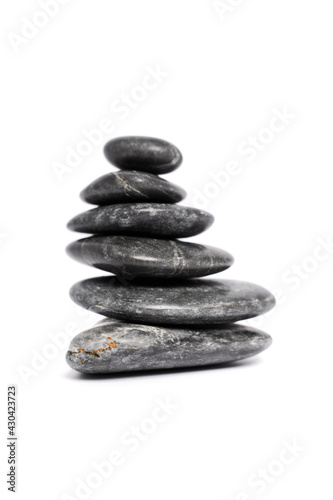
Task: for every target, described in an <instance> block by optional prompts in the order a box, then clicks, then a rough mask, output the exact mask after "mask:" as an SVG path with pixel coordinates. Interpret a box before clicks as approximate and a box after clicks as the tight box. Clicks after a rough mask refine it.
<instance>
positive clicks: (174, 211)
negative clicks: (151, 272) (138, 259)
mask: <svg viewBox="0 0 333 500" xmlns="http://www.w3.org/2000/svg"><path fill="white" fill-rule="evenodd" d="M213 221H214V217H213V216H212V215H211V214H209V213H208V212H205V211H203V210H199V209H197V208H191V207H184V206H182V205H170V204H166V203H126V204H123V205H122V204H117V205H107V206H105V207H98V208H93V209H92V210H88V211H87V212H83V213H81V214H79V215H77V216H76V217H74V218H73V219H72V220H71V221H69V223H68V226H67V227H68V229H71V230H72V231H78V232H82V233H93V234H111V235H112V234H128V235H131V234H132V235H133V234H135V235H142V236H145V235H148V236H150V235H152V236H159V237H161V238H163V237H166V238H186V237H188V236H195V235H196V234H199V233H202V232H203V231H205V229H207V228H208V227H209V226H211V224H212V223H213Z"/></svg>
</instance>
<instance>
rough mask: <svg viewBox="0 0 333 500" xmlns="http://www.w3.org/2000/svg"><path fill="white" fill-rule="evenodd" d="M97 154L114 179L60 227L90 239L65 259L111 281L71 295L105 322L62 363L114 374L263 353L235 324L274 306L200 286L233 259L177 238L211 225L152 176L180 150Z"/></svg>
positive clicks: (104, 181)
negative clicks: (101, 273) (85, 208)
mask: <svg viewBox="0 0 333 500" xmlns="http://www.w3.org/2000/svg"><path fill="white" fill-rule="evenodd" d="M104 152H105V155H106V157H107V159H108V160H109V161H110V162H111V163H112V164H113V165H115V166H116V167H118V168H119V171H116V172H112V173H109V174H106V175H104V176H103V177H100V178H99V179H97V180H95V181H94V182H92V183H91V184H90V185H89V186H88V187H87V188H85V189H84V190H83V192H82V193H81V197H82V199H83V200H84V201H86V202H88V203H92V204H95V205H98V207H97V208H93V209H92V210H89V211H87V212H84V213H82V214H80V215H77V216H76V217H74V218H73V219H72V220H71V221H70V222H69V224H68V228H69V229H71V230H73V231H79V232H83V233H90V234H93V236H90V237H88V238H84V239H81V240H79V241H76V242H73V243H71V244H70V245H69V246H68V247H67V251H68V253H69V255H70V256H71V257H73V258H74V259H76V260H78V261H80V262H82V263H85V264H88V265H90V266H94V267H97V268H98V269H102V270H104V271H107V272H109V273H112V276H103V277H99V278H93V279H88V280H85V281H81V282H79V283H76V284H75V285H74V286H73V287H72V288H71V291H70V295H71V297H72V299H73V300H74V302H76V303H77V304H79V305H80V306H82V307H85V308H86V309H89V310H90V311H94V312H96V313H99V314H101V315H103V316H107V317H108V319H105V320H104V321H102V322H100V323H98V324H97V325H96V326H95V327H93V328H91V329H89V330H87V331H85V332H82V333H80V334H79V335H77V336H76V337H75V338H74V339H73V340H72V342H71V344H70V347H69V350H68V352H67V362H68V364H69V365H70V366H71V367H72V368H74V369H75V370H78V371H80V372H84V373H116V372H126V371H137V370H150V369H163V368H181V367H194V366H203V365H211V364H217V363H226V362H230V361H236V360H239V359H243V358H246V357H248V356H252V355H254V354H257V353H259V352H261V351H263V350H264V349H266V348H267V347H268V346H269V345H270V343H271V338H270V336H269V335H267V334H266V333H264V332H261V331H259V330H256V329H254V328H250V327H247V326H245V325H242V324H235V322H236V321H240V320H244V319H247V318H251V317H254V316H258V315H259V314H263V313H265V312H266V311H268V310H270V309H271V308H272V307H273V306H274V303H275V300H274V297H273V296H272V295H271V294H270V293H269V292H268V291H267V290H265V289H264V288H262V287H260V286H257V285H254V284H251V283H246V282H243V281H233V280H222V279H207V278H203V276H208V275H211V274H214V273H218V272H221V271H224V270H225V269H227V268H228V267H230V266H231V264H232V263H233V258H232V256H231V255H230V254H229V253H228V252H226V251H224V250H220V249H218V248H215V247H211V246H206V245H201V244H196V243H190V242H184V241H180V240H179V239H178V238H185V237H190V236H194V235H197V234H199V233H201V232H203V231H204V230H205V229H207V228H208V227H209V226H210V225H211V224H212V223H213V220H214V219H213V216H212V215H211V214H209V213H207V212H205V211H203V210H198V209H196V208H190V207H186V206H183V205H177V204H176V203H177V202H179V201H181V200H182V199H184V198H185V196H186V193H185V191H184V190H183V189H182V188H180V187H179V186H176V185H174V184H171V183H170V182H168V181H166V180H165V179H162V178H161V177H159V175H160V174H166V173H168V172H171V171H173V170H175V169H176V168H177V167H179V165H180V164H181V162H182V156H181V153H180V152H179V150H178V149H177V148H176V147H175V146H173V145H172V144H170V143H168V142H166V141H163V140H160V139H153V138H149V137H123V138H118V139H114V140H112V141H110V142H108V143H107V144H106V146H105V149H104Z"/></svg>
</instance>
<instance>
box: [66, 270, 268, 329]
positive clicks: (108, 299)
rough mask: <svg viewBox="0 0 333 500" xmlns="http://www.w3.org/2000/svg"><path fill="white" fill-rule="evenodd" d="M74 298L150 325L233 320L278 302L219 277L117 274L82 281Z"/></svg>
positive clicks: (251, 287) (99, 310) (251, 286)
mask: <svg viewBox="0 0 333 500" xmlns="http://www.w3.org/2000/svg"><path fill="white" fill-rule="evenodd" d="M70 295H71V298H72V299H73V300H74V302H75V303H76V304H78V305H80V306H82V307H84V308H86V309H89V310H90V311H94V312H96V313H99V314H103V315H104V316H110V317H112V318H117V319H122V320H125V321H133V322H138V323H146V324H162V325H166V324H177V325H184V324H187V325H207V324H211V325H213V324H221V323H231V322H234V321H239V320H242V319H247V318H252V317H254V316H258V315H259V314H263V313H265V312H267V311H269V310H270V309H271V308H272V307H273V306H274V304H275V299H274V297H273V295H272V294H271V293H270V292H268V291H267V290H266V289H265V288H262V287H260V286H258V285H254V284H252V283H247V282H244V281H233V280H218V279H215V280H213V279H203V278H201V279H200V278H199V279H190V280H170V281H166V280H138V281H136V282H133V283H124V282H123V283H121V282H120V281H119V280H118V279H117V278H116V277H102V278H92V279H88V280H84V281H80V282H79V283H76V284H75V285H73V286H72V288H71V290H70Z"/></svg>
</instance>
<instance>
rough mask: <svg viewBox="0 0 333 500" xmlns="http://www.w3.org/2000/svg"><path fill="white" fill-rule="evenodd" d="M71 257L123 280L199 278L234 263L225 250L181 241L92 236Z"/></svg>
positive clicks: (76, 244)
mask: <svg viewBox="0 0 333 500" xmlns="http://www.w3.org/2000/svg"><path fill="white" fill-rule="evenodd" d="M67 253H68V254H69V255H70V257H72V258H74V259H75V260H78V261H79V262H82V263H85V264H88V265H90V266H94V267H97V268H98V269H102V270H103V271H108V272H111V273H113V274H115V275H117V276H118V277H120V278H123V279H128V280H132V279H134V278H195V277H199V276H207V275H209V274H214V273H218V272H220V271H224V270H225V269H227V268H228V267H230V266H231V264H232V263H233V257H232V256H231V255H230V254H229V253H228V252H226V251H225V250H220V249H219V248H214V247H210V246H205V245H199V244H197V243H185V242H183V241H178V240H162V239H154V238H137V237H132V236H92V237H90V238H84V239H82V240H79V241H74V242H73V243H71V244H70V245H68V247H67Z"/></svg>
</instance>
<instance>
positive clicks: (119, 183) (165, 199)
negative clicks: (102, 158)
mask: <svg viewBox="0 0 333 500" xmlns="http://www.w3.org/2000/svg"><path fill="white" fill-rule="evenodd" d="M80 196H81V198H82V199H83V200H84V201H86V202H88V203H92V204H93V205H112V204H114V203H133V202H135V203H147V202H149V203H153V202H155V203H177V202H178V201H181V200H183V199H184V198H185V197H186V191H184V189H182V188H181V187H179V186H176V184H172V183H171V182H168V181H166V180H165V179H161V178H160V177H158V176H157V175H153V174H147V173H146V172H112V173H110V174H106V175H103V176H102V177H100V178H99V179H96V180H95V181H93V182H92V183H91V184H89V186H87V187H86V188H85V189H84V190H83V191H82V192H81V195H80Z"/></svg>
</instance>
